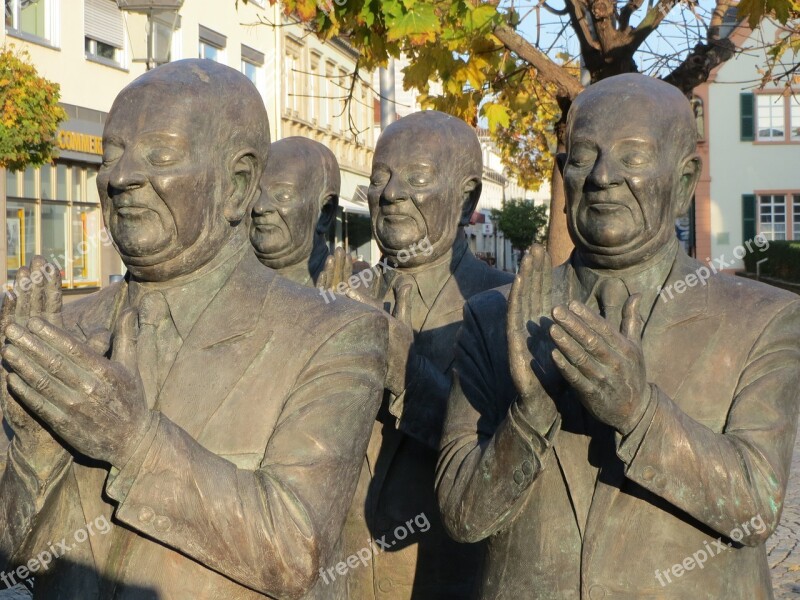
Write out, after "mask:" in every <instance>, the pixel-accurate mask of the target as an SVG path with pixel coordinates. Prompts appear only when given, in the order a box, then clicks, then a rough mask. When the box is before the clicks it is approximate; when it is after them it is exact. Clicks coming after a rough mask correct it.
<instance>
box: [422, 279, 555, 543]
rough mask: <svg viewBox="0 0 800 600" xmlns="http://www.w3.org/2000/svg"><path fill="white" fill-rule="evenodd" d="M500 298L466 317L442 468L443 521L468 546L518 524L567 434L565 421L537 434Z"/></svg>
mask: <svg viewBox="0 0 800 600" xmlns="http://www.w3.org/2000/svg"><path fill="white" fill-rule="evenodd" d="M493 293H494V294H496V297H495V298H494V300H495V302H494V304H495V305H496V306H495V307H494V308H493V309H492V310H489V311H487V312H486V313H482V314H480V315H478V316H476V315H475V314H474V312H473V309H472V307H471V306H470V303H468V304H467V305H466V306H465V309H464V324H463V325H462V329H461V331H460V332H459V335H458V342H457V345H456V363H455V367H454V371H455V372H454V377H453V386H452V389H451V392H450V397H449V400H448V412H447V418H446V420H445V425H444V433H443V435H442V444H441V450H440V452H439V462H438V465H437V473H436V491H437V495H438V499H439V507H440V509H441V512H442V517H443V520H444V523H445V526H446V527H447V529H448V531H449V532H450V534H451V535H452V536H453V538H454V539H456V540H458V541H461V542H477V541H480V540H482V539H484V538H487V537H489V536H491V535H493V534H494V533H496V532H497V531H499V530H500V529H502V528H504V527H505V526H507V525H508V524H509V523H510V522H511V521H512V520H513V519H514V517H515V516H516V514H517V512H518V510H519V508H520V507H521V505H522V503H523V501H524V500H525V498H526V497H527V495H528V492H529V490H530V489H531V487H532V486H533V485H534V483H535V481H536V479H537V477H538V475H539V474H540V473H541V471H542V469H543V468H545V466H546V464H547V458H548V456H549V455H550V454H551V451H550V448H551V446H552V442H553V437H554V436H555V434H556V433H557V432H558V430H559V428H560V418H557V419H556V421H555V423H554V424H553V425H552V426H551V427H550V429H549V431H547V432H541V433H540V432H538V431H536V429H535V428H534V427H533V426H532V425H531V424H530V422H529V420H528V419H527V418H526V413H525V411H524V410H523V409H522V407H521V405H520V404H519V402H517V400H516V392H515V390H514V386H513V383H512V382H511V378H510V374H509V372H508V362H507V359H506V358H505V354H504V353H506V352H507V346H506V338H505V300H504V299H502V297H501V296H500V295H499V293H497V292H493ZM481 324H486V326H487V327H488V330H487V331H483V330H482V328H481Z"/></svg>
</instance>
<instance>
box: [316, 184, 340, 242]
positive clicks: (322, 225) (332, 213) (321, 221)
mask: <svg viewBox="0 0 800 600" xmlns="http://www.w3.org/2000/svg"><path fill="white" fill-rule="evenodd" d="M338 208H339V196H338V194H333V193H331V194H328V196H327V197H325V199H324V200H323V201H322V207H321V208H320V211H319V218H318V219H317V233H320V234H323V235H325V234H327V233H328V232H329V231H330V230H331V227H333V223H334V221H336V213H337V211H338Z"/></svg>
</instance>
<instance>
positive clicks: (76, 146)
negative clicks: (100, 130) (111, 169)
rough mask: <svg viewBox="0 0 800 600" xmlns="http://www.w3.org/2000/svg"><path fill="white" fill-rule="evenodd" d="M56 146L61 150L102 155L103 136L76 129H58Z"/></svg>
mask: <svg viewBox="0 0 800 600" xmlns="http://www.w3.org/2000/svg"><path fill="white" fill-rule="evenodd" d="M58 147H59V148H61V149H62V150H72V151H73V152H84V153H86V154H97V155H99V156H103V138H101V137H98V136H96V135H89V134H88V133H78V132H77V131H63V130H62V131H59V132H58Z"/></svg>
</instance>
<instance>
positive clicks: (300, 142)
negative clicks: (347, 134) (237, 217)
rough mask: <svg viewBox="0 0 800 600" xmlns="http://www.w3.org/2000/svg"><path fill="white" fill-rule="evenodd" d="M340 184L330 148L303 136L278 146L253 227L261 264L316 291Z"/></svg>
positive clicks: (269, 163) (265, 177)
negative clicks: (314, 287)
mask: <svg viewBox="0 0 800 600" xmlns="http://www.w3.org/2000/svg"><path fill="white" fill-rule="evenodd" d="M340 185H341V177H340V175H339V163H338V162H337V160H336V157H335V156H334V155H333V152H331V151H330V150H329V149H328V148H327V147H325V146H323V145H322V144H320V143H319V142H315V141H314V140H310V139H308V138H303V137H289V138H284V139H282V140H279V141H277V142H273V144H272V147H271V148H270V153H269V158H268V159H267V167H266V169H264V175H263V177H262V178H261V196H260V197H259V199H258V200H257V201H256V203H255V204H254V205H253V214H252V223H251V224H250V242H251V243H252V244H253V248H254V249H255V252H256V256H257V257H258V260H260V261H261V264H263V265H264V266H266V267H269V268H271V269H275V270H276V271H277V272H278V274H279V275H281V276H283V277H286V278H287V279H290V280H292V281H294V282H295V283H299V284H300V285H305V286H311V287H313V286H314V283H315V281H316V280H317V277H318V276H319V273H320V272H321V271H322V269H323V267H324V265H325V260H326V258H327V257H328V241H327V235H328V232H329V231H330V229H331V225H332V224H333V223H334V221H335V220H336V209H337V208H338V206H339V188H340Z"/></svg>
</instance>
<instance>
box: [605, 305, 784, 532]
mask: <svg viewBox="0 0 800 600" xmlns="http://www.w3.org/2000/svg"><path fill="white" fill-rule="evenodd" d="M713 376H714V374H713V373H709V377H713ZM651 390H652V400H651V402H652V403H654V410H649V411H648V415H650V416H649V417H646V418H644V419H643V420H642V421H641V422H640V423H639V425H638V426H637V429H639V430H640V431H636V430H634V432H632V433H635V434H636V435H633V436H629V437H632V438H633V439H641V442H637V443H638V447H637V448H636V449H635V452H631V451H630V450H629V449H628V451H627V452H625V451H624V450H625V448H623V447H622V446H621V447H620V449H619V451H618V454H619V456H620V458H622V459H623V460H624V461H626V462H627V465H626V474H627V476H628V477H629V478H630V479H632V480H633V481H635V482H636V483H638V484H639V485H641V486H643V487H645V488H647V489H648V490H650V491H651V492H653V493H654V494H657V495H658V496H660V497H662V498H664V499H665V500H667V501H668V502H670V503H671V504H673V505H674V506H677V507H678V508H680V509H681V510H683V511H685V512H687V513H688V514H690V515H692V516H693V517H694V518H696V519H697V520H699V521H700V522H702V523H705V524H706V525H708V526H709V527H711V528H712V529H714V530H715V531H717V532H719V533H720V534H722V535H724V536H729V535H730V534H731V532H732V531H734V530H735V529H736V528H737V527H739V526H740V525H742V524H743V523H747V522H748V521H751V522H752V520H753V519H759V518H760V519H761V520H762V521H763V524H764V527H763V528H759V529H763V530H762V531H757V530H753V531H749V532H745V535H744V538H743V539H742V543H744V544H747V545H753V546H755V545H759V544H761V543H763V542H764V541H765V540H766V539H767V538H768V537H769V536H770V535H771V534H772V532H773V531H774V530H775V528H776V527H777V525H778V521H779V519H780V514H781V510H782V507H783V500H784V495H785V491H786V484H787V480H788V476H789V466H790V464H791V459H792V451H793V448H794V440H795V435H796V431H797V416H798V403H799V402H800V302H792V303H791V304H789V305H784V307H783V309H782V310H780V311H778V313H777V314H776V315H775V316H774V317H773V318H772V319H771V321H770V322H769V324H768V325H767V326H766V328H765V329H764V331H763V332H762V333H761V335H760V336H759V337H758V339H757V340H756V342H755V344H754V345H753V347H752V349H751V350H750V353H749V356H748V358H747V361H746V364H745V366H744V369H743V370H742V373H741V375H740V377H739V381H738V384H737V386H736V390H735V392H734V398H733V401H732V403H731V408H730V411H729V413H728V418H727V423H726V425H725V427H724V429H723V431H722V432H721V433H716V432H714V431H712V430H711V429H709V428H707V427H706V426H704V425H702V424H700V423H698V422H697V421H695V420H694V419H692V418H691V417H690V416H688V415H687V414H686V413H685V412H683V411H682V410H681V409H680V407H678V406H677V405H676V404H675V403H674V402H673V401H672V400H671V399H670V398H669V397H667V395H666V394H664V392H663V391H661V390H660V389H659V388H658V387H656V386H654V385H651ZM642 432H644V433H642ZM623 446H624V442H623ZM631 456H632V458H631Z"/></svg>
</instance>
